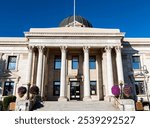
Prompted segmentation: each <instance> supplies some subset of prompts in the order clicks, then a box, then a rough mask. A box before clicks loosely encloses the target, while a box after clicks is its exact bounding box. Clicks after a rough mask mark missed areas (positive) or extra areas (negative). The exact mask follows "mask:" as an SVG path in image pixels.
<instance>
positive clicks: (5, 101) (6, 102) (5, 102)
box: [2, 96, 16, 111]
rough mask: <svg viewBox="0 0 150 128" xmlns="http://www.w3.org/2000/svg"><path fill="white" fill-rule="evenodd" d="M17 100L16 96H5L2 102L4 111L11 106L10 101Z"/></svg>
mask: <svg viewBox="0 0 150 128" xmlns="http://www.w3.org/2000/svg"><path fill="white" fill-rule="evenodd" d="M15 101H16V96H5V97H4V99H3V103H2V105H3V111H7V110H8V107H9V103H10V102H15Z"/></svg>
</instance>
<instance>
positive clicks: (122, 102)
mask: <svg viewBox="0 0 150 128" xmlns="http://www.w3.org/2000/svg"><path fill="white" fill-rule="evenodd" d="M111 103H112V104H113V105H114V106H115V107H116V108H118V109H119V110H120V111H135V102H134V100H132V99H117V98H116V97H112V98H111Z"/></svg>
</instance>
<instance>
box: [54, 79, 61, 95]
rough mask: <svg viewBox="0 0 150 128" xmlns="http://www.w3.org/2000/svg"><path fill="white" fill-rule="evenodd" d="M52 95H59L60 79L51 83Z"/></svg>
mask: <svg viewBox="0 0 150 128" xmlns="http://www.w3.org/2000/svg"><path fill="white" fill-rule="evenodd" d="M53 95H54V96H59V95H60V81H54V83H53Z"/></svg>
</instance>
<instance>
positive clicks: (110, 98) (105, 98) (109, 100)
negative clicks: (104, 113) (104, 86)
mask: <svg viewBox="0 0 150 128" xmlns="http://www.w3.org/2000/svg"><path fill="white" fill-rule="evenodd" d="M113 99H114V98H113V96H111V95H110V96H105V97H104V101H107V102H112V101H113Z"/></svg>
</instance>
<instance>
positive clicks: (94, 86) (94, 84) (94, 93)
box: [90, 81, 96, 95]
mask: <svg viewBox="0 0 150 128" xmlns="http://www.w3.org/2000/svg"><path fill="white" fill-rule="evenodd" d="M90 88H91V91H90V92H91V95H96V81H90Z"/></svg>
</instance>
